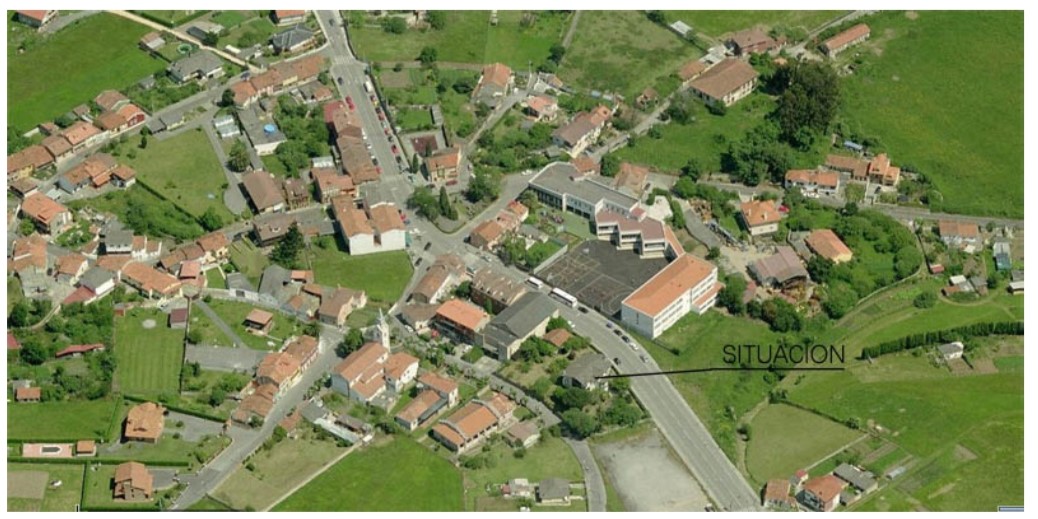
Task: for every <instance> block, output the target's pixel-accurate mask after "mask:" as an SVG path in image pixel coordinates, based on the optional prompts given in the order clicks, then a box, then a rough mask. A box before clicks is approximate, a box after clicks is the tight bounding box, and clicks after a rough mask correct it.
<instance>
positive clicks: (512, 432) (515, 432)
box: [505, 420, 541, 449]
mask: <svg viewBox="0 0 1038 519" xmlns="http://www.w3.org/2000/svg"><path fill="white" fill-rule="evenodd" d="M540 439H541V431H540V429H538V428H537V423H536V422H535V421H533V420H527V421H525V422H519V423H517V424H515V425H513V426H511V427H509V428H508V430H506V431H505V441H507V442H508V443H509V444H511V445H512V447H515V448H519V447H523V448H525V449H529V448H530V447H533V446H534V445H535V444H536V443H537V440H540Z"/></svg>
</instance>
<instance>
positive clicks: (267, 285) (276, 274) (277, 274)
mask: <svg viewBox="0 0 1038 519" xmlns="http://www.w3.org/2000/svg"><path fill="white" fill-rule="evenodd" d="M288 281H289V272H288V270H287V269H285V268H284V267H282V266H280V265H270V266H268V267H267V268H265V269H263V276H262V277H261V278H260V286H259V292H260V293H261V294H267V295H270V296H272V297H277V296H278V294H279V293H281V287H283V286H285V283H288Z"/></svg>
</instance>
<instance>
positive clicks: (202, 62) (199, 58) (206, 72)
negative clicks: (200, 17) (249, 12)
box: [166, 29, 224, 83]
mask: <svg viewBox="0 0 1038 519" xmlns="http://www.w3.org/2000/svg"><path fill="white" fill-rule="evenodd" d="M188 30H189V31H190V29H188ZM203 37H204V36H203ZM166 71H167V72H169V75H170V76H171V77H172V78H173V80H174V81H176V82H177V83H187V82H188V81H192V80H195V79H197V80H199V81H206V80H209V79H214V78H218V77H220V76H223V75H224V70H223V62H222V61H220V58H219V57H217V56H216V54H213V53H212V52H210V51H208V50H200V51H198V52H195V53H194V54H191V55H190V56H187V57H185V58H181V59H179V60H177V61H174V62H173V63H172V64H170V66H169V68H167V69H166Z"/></svg>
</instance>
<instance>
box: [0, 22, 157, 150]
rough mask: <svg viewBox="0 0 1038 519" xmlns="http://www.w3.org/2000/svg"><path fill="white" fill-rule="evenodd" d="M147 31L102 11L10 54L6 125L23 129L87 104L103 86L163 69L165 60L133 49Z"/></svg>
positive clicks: (123, 84) (117, 86) (119, 86)
mask: <svg viewBox="0 0 1038 519" xmlns="http://www.w3.org/2000/svg"><path fill="white" fill-rule="evenodd" d="M150 30H151V29H149V28H148V27H145V26H143V25H140V24H137V23H134V22H131V21H129V20H126V19H124V18H120V17H118V16H115V15H114V14H108V13H102V14H97V15H94V16H91V17H89V18H86V19H84V20H81V21H80V22H78V23H76V24H74V25H71V26H69V27H66V28H64V29H62V30H61V31H58V32H57V33H56V34H54V35H53V36H50V37H49V38H48V39H47V40H46V41H44V42H42V43H40V44H38V45H36V46H34V47H32V48H31V49H29V50H28V51H26V52H25V53H24V54H9V55H8V63H7V106H8V113H7V116H8V121H7V122H8V124H9V125H12V126H14V127H15V128H18V129H19V130H20V131H27V130H29V129H31V128H32V127H34V126H36V125H37V124H40V123H42V122H46V121H49V120H52V119H54V118H55V117H57V116H59V115H61V114H63V113H65V112H67V111H69V110H71V109H72V108H73V107H75V106H76V105H79V104H81V103H88V102H90V101H91V100H93V99H94V97H95V96H97V94H99V93H100V92H101V91H102V90H105V89H109V88H114V89H122V88H125V87H127V86H129V85H132V84H134V83H136V82H137V81H139V80H140V79H141V78H143V77H144V76H148V75H151V74H153V73H155V72H156V71H158V70H162V69H163V68H165V62H164V61H162V60H159V59H156V58H151V57H149V56H148V55H147V54H146V53H144V52H143V51H141V50H140V49H139V48H138V47H137V41H138V40H139V39H140V37H141V36H143V35H144V34H145V33H147V32H148V31H150ZM73 56H74V59H73V58H72V57H73Z"/></svg>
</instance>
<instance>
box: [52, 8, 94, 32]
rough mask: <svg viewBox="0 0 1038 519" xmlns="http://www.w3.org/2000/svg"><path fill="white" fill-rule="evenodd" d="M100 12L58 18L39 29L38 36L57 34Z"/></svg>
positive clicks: (79, 13) (80, 12)
mask: <svg viewBox="0 0 1038 519" xmlns="http://www.w3.org/2000/svg"><path fill="white" fill-rule="evenodd" d="M100 12H101V11H79V12H78V13H72V14H66V15H61V16H58V17H57V18H55V19H54V20H52V21H51V22H50V23H48V24H47V25H45V26H43V27H42V28H40V34H52V33H55V32H58V31H60V30H62V29H64V28H65V27H68V26H69V25H72V24H73V23H75V22H77V21H79V20H82V19H83V18H86V17H88V16H93V15H95V14H97V13H100Z"/></svg>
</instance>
